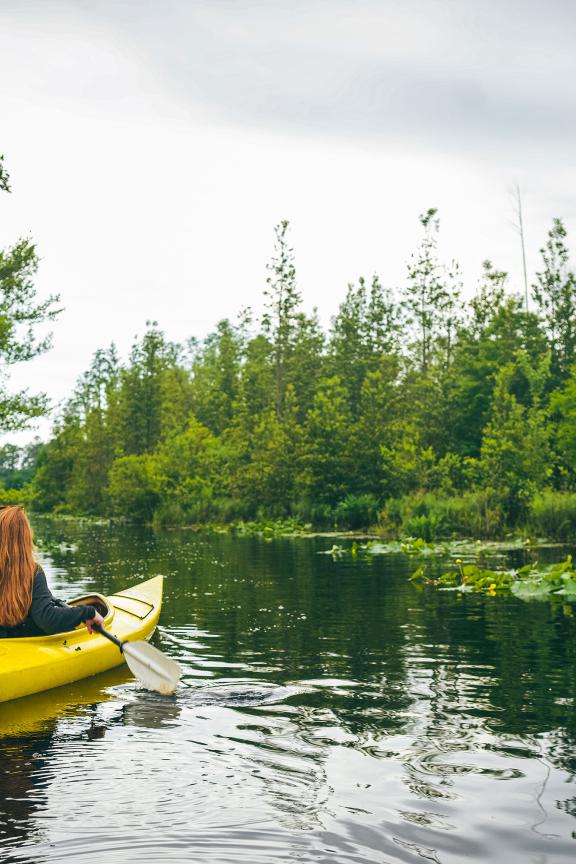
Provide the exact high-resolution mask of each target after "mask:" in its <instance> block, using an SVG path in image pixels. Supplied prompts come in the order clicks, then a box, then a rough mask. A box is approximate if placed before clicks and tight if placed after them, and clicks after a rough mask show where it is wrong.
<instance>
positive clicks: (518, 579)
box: [410, 555, 576, 602]
mask: <svg viewBox="0 0 576 864" xmlns="http://www.w3.org/2000/svg"><path fill="white" fill-rule="evenodd" d="M410 579H411V581H412V582H416V583H419V584H420V585H427V586H428V585H429V586H432V587H437V588H439V589H441V590H442V589H444V590H457V591H461V592H476V593H483V594H488V595H490V596H496V594H513V595H514V596H515V597H519V598H520V599H521V600H545V599H548V598H550V597H559V598H561V599H562V600H564V601H573V602H576V569H574V566H573V563H572V556H571V555H568V557H567V558H566V559H565V560H564V561H560V562H558V563H556V564H549V565H547V566H542V565H540V564H539V563H538V562H535V563H533V564H527V565H525V566H524V567H520V568H519V569H515V570H491V569H489V568H487V567H480V566H478V565H477V564H464V563H463V561H462V560H461V559H458V560H457V561H456V566H455V567H454V568H452V569H451V570H449V571H447V572H446V573H444V574H442V575H441V576H438V577H436V576H429V575H428V574H427V572H426V568H425V567H419V568H418V569H417V570H415V571H414V572H413V573H412V575H411V576H410Z"/></svg>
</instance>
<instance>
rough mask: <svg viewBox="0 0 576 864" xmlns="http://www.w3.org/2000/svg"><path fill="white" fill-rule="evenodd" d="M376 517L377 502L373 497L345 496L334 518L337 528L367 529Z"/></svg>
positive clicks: (368, 495)
mask: <svg viewBox="0 0 576 864" xmlns="http://www.w3.org/2000/svg"><path fill="white" fill-rule="evenodd" d="M377 515H378V500H377V498H376V497H375V496H374V495H370V494H365V495H347V496H346V498H344V500H343V501H340V503H339V504H338V506H337V507H336V510H335V511H334V516H335V519H336V525H337V526H338V528H349V529H352V530H354V529H356V528H368V527H369V526H370V525H373V524H374V522H375V521H376V518H377Z"/></svg>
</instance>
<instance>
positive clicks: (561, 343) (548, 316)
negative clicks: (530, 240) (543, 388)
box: [532, 219, 576, 381]
mask: <svg viewBox="0 0 576 864" xmlns="http://www.w3.org/2000/svg"><path fill="white" fill-rule="evenodd" d="M565 241H566V229H565V227H564V225H563V223H562V221H561V220H560V219H554V224H553V226H552V228H551V229H550V231H549V232H548V240H547V242H546V245H545V246H544V247H543V248H542V249H541V250H540V254H541V255H542V264H543V267H542V270H541V271H540V272H538V273H537V274H536V282H535V283H534V285H533V286H532V296H533V298H534V301H535V303H536V305H537V308H538V311H539V313H540V315H541V317H542V319H543V321H544V322H545V326H546V332H547V335H548V340H549V344H550V353H551V359H552V372H553V375H554V377H555V378H556V380H557V381H562V380H564V379H565V378H566V377H567V376H568V374H569V371H570V368H571V366H572V365H573V364H574V363H575V362H576V276H575V275H574V272H573V270H570V269H569V266H568V265H569V252H568V247H567V246H566V242H565Z"/></svg>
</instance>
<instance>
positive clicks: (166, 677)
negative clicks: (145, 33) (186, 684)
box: [92, 624, 182, 696]
mask: <svg viewBox="0 0 576 864" xmlns="http://www.w3.org/2000/svg"><path fill="white" fill-rule="evenodd" d="M92 629H93V630H95V631H96V632H97V633H100V634H101V635H102V636H104V637H105V638H106V639H108V640H109V641H110V642H113V643H114V645H117V646H118V648H119V649H120V651H121V653H122V654H123V656H124V659H125V660H126V663H127V664H128V666H129V667H130V671H131V672H132V674H133V675H135V676H136V678H139V679H140V681H141V682H142V684H144V686H145V687H146V689H147V690H157V691H158V693H162V694H163V695H165V696H168V695H170V693H174V691H175V690H176V687H177V686H178V681H179V679H180V675H181V674H182V670H181V669H180V666H179V665H178V663H176V661H175V660H171V659H170V657H166V655H165V654H163V653H162V651H159V650H158V648H155V647H154V646H153V645H150V643H149V642H143V641H138V642H122V641H121V640H120V639H118V638H117V637H116V636H113V635H112V633H108V631H107V630H105V629H104V627H102V625H101V624H93V625H92Z"/></svg>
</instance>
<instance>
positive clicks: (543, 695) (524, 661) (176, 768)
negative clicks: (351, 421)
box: [0, 522, 576, 864]
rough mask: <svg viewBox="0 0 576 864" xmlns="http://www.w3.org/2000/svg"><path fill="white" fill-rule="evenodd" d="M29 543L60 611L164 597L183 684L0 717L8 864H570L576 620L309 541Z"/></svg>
mask: <svg viewBox="0 0 576 864" xmlns="http://www.w3.org/2000/svg"><path fill="white" fill-rule="evenodd" d="M36 528H37V534H38V535H39V538H40V540H43V541H44V551H43V552H42V555H41V558H42V560H43V562H44V564H45V568H46V571H47V574H48V577H49V581H50V583H51V585H52V588H53V590H54V591H55V592H56V593H58V594H59V595H60V596H63V597H69V596H73V595H77V594H80V593H82V592H83V591H84V590H89V589H95V590H98V591H101V592H102V593H104V594H106V593H110V592H112V591H114V590H120V589H122V588H124V587H126V586H127V585H132V584H135V583H137V582H139V581H141V580H142V579H144V578H147V577H149V576H152V575H155V574H156V573H164V574H165V575H166V576H167V577H168V578H167V581H166V586H165V588H166V594H165V602H164V607H163V612H162V616H161V619H160V620H161V626H160V627H159V629H158V631H157V634H156V636H155V638H154V641H155V643H156V644H157V645H158V646H159V647H160V648H161V649H162V650H163V651H165V652H166V653H169V654H171V655H172V656H174V657H175V658H176V659H178V660H179V662H180V663H181V665H182V667H183V669H184V681H183V686H182V687H181V688H180V690H179V691H178V693H177V695H176V696H175V697H171V698H166V697H161V696H157V695H155V694H151V693H147V692H145V691H143V690H142V689H140V687H139V686H138V685H137V683H135V682H134V680H132V679H131V678H130V676H129V674H128V673H126V672H125V670H124V669H122V668H121V669H119V670H115V671H114V672H112V673H107V674H105V675H101V676H98V677H97V678H94V679H91V680H90V681H85V682H81V683H79V684H76V685H73V686H70V687H65V688H60V689H59V690H55V691H52V692H51V693H47V694H44V695H42V696H39V697H31V698H29V699H24V700H19V701H18V702H13V703H7V704H5V705H3V706H2V705H0V861H1V862H2V864H9V862H34V864H42V862H61V861H62V862H64V861H69V862H76V861H82V862H91V861H98V862H144V864H145V862H148V861H156V860H161V861H164V862H167V864H170V862H181V861H182V862H184V861H199V862H210V864H213V862H226V864H228V862H235V864H236V862H238V864H242V862H250V864H260V862H262V864H264V862H266V864H269V862H284V861H286V862H288V861H294V862H318V864H320V862H346V864H347V862H422V861H432V862H441V864H463V862H469V861H472V862H506V864H530V862H538V864H543V862H550V864H563V862H570V864H574V861H575V860H576V819H575V816H576V783H575V772H576V710H575V709H576V704H575V692H576V625H575V620H576V619H575V618H574V617H573V614H572V613H573V612H574V613H576V608H575V607H564V608H563V607H562V606H552V605H551V604H549V603H523V602H522V601H519V600H516V599H514V598H502V597H480V596H465V597H460V596H459V595H457V594H456V593H454V592H448V591H446V592H434V591H429V592H422V591H419V590H418V589H417V588H415V587H414V586H413V585H412V584H410V583H409V582H408V581H407V579H406V576H407V574H408V573H409V572H410V571H411V570H412V569H414V567H415V566H416V565H415V563H414V561H410V560H407V559H406V558H403V557H399V556H397V557H391V556H390V557H383V556H380V557H373V558H370V559H369V560H361V559H353V558H343V559H340V560H332V558H331V557H330V556H327V555H319V554H318V552H320V551H322V550H324V549H327V548H329V547H330V546H331V545H332V543H333V541H332V540H327V539H322V538H320V539H315V540H302V539H294V540H290V539H279V540H274V541H272V542H264V541H262V540H259V539H252V538H233V537H230V536H225V535H216V536H210V537H204V536H198V535H196V534H194V533H192V532H177V533H169V534H163V535H157V536H155V535H154V534H153V533H152V532H149V531H135V530H127V529H119V528H110V527H107V526H94V525H92V526H88V527H86V526H84V527H81V526H78V525H66V524H59V525H50V524H43V523H41V522H38V524H37V526H36ZM557 552H558V554H557V557H561V555H562V553H561V552H559V551H558V550H557ZM551 554H553V553H549V555H551Z"/></svg>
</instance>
